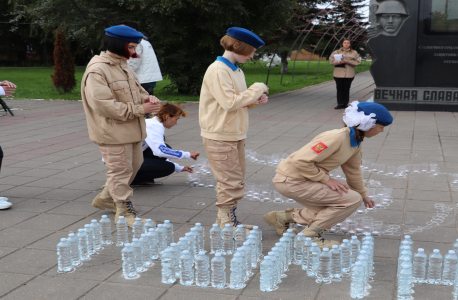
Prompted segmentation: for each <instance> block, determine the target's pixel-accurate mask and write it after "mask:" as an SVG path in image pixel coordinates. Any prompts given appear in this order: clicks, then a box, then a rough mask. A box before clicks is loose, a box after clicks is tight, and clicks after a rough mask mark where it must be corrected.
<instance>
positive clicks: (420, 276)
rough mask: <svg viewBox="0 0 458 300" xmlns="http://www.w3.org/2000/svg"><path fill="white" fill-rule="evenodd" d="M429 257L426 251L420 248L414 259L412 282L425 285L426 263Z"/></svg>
mask: <svg viewBox="0 0 458 300" xmlns="http://www.w3.org/2000/svg"><path fill="white" fill-rule="evenodd" d="M427 260H428V256H427V255H426V253H425V249H423V248H418V252H417V253H415V255H414V257H413V267H412V281H413V282H418V283H424V282H425V281H426V280H425V277H426V261H427Z"/></svg>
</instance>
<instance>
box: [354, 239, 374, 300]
mask: <svg viewBox="0 0 458 300" xmlns="http://www.w3.org/2000/svg"><path fill="white" fill-rule="evenodd" d="M352 239H353V237H352ZM374 245H375V244H374V238H373V237H372V235H371V234H365V236H364V237H363V239H362V244H361V248H360V250H359V252H358V253H357V255H353V252H352V257H354V256H356V257H355V258H354V259H353V258H352V262H351V263H352V268H351V284H350V296H351V297H352V298H354V299H362V298H364V297H365V296H367V295H369V291H370V289H371V288H372V286H371V285H370V284H369V281H370V279H371V277H372V276H374V275H375V273H374V272H373V269H374Z"/></svg>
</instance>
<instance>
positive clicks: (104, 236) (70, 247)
mask: <svg viewBox="0 0 458 300" xmlns="http://www.w3.org/2000/svg"><path fill="white" fill-rule="evenodd" d="M104 244H105V245H111V244H112V241H111V221H110V220H109V219H108V217H107V216H106V215H103V216H102V218H101V219H100V222H97V220H95V219H94V220H91V223H90V224H86V225H84V228H80V229H78V233H77V234H76V235H75V234H74V233H73V232H71V233H70V234H69V235H68V238H61V239H60V242H59V243H58V244H57V273H67V272H73V271H74V270H75V268H74V267H78V266H81V265H82V262H83V261H87V260H90V259H91V255H93V254H96V253H97V252H98V251H100V250H102V249H103V245H104Z"/></svg>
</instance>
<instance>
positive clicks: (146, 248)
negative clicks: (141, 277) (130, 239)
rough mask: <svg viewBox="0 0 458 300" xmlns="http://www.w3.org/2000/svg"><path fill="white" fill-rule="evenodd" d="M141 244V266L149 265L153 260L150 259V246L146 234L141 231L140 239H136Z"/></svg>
mask: <svg viewBox="0 0 458 300" xmlns="http://www.w3.org/2000/svg"><path fill="white" fill-rule="evenodd" d="M138 241H139V242H140V244H141V247H142V248H141V249H142V258H143V266H144V267H151V266H152V265H153V261H152V259H151V248H150V243H149V239H148V235H146V234H145V233H142V234H141V236H140V239H139V240H138Z"/></svg>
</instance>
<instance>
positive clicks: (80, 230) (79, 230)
mask: <svg viewBox="0 0 458 300" xmlns="http://www.w3.org/2000/svg"><path fill="white" fill-rule="evenodd" d="M78 232H86V231H84V229H83V228H80V229H78Z"/></svg>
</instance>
